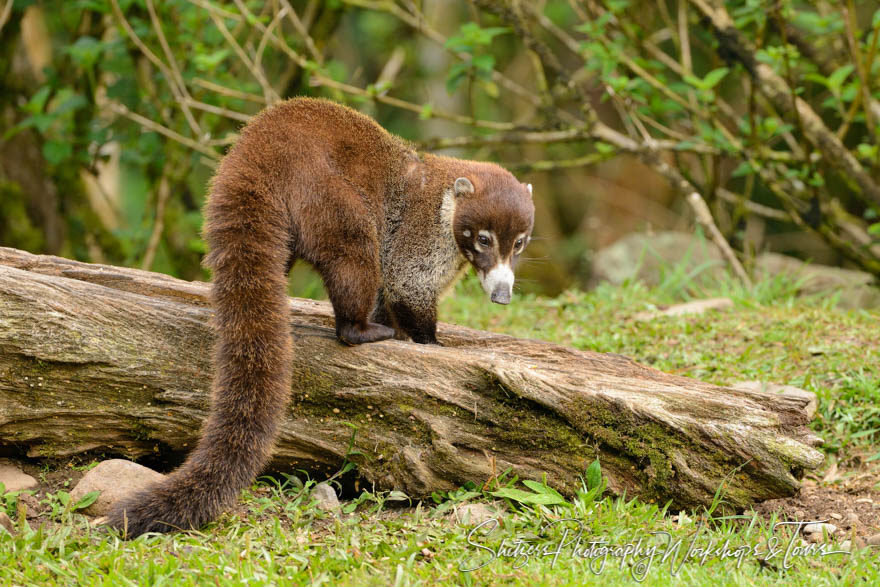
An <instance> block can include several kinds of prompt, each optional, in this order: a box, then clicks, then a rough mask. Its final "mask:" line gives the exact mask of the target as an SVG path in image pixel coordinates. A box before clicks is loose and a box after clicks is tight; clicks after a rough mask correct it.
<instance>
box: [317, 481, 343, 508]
mask: <svg viewBox="0 0 880 587" xmlns="http://www.w3.org/2000/svg"><path fill="white" fill-rule="evenodd" d="M312 499H313V500H316V501H317V502H318V504H317V507H318V509H322V510H324V511H328V512H329V511H334V510H338V509H339V498H338V497H336V491H335V490H334V489H333V487H331V486H330V484H329V483H318V484H317V485H315V488H314V489H312Z"/></svg>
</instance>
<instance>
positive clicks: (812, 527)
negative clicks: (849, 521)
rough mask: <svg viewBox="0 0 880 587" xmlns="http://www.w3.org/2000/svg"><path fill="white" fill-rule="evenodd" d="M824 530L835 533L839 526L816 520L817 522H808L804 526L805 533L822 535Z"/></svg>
mask: <svg viewBox="0 0 880 587" xmlns="http://www.w3.org/2000/svg"><path fill="white" fill-rule="evenodd" d="M823 532H825V533H827V534H834V533H835V532H837V526H835V525H834V524H829V523H828V522H816V523H815V524H807V525H806V526H804V534H819V535H821V534H822V533H823Z"/></svg>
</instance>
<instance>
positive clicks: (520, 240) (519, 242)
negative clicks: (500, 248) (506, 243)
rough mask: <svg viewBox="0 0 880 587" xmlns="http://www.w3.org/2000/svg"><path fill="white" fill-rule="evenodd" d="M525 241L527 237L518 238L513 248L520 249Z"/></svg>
mask: <svg viewBox="0 0 880 587" xmlns="http://www.w3.org/2000/svg"><path fill="white" fill-rule="evenodd" d="M523 242H525V239H523V238H519V239H517V241H516V243H514V245H513V248H514V249H515V250H517V251H518V250H520V249H521V248H522V246H523Z"/></svg>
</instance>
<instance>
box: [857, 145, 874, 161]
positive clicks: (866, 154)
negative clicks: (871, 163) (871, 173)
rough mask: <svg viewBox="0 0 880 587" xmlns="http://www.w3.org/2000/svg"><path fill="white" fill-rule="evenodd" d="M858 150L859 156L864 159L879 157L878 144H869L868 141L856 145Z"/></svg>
mask: <svg viewBox="0 0 880 587" xmlns="http://www.w3.org/2000/svg"><path fill="white" fill-rule="evenodd" d="M856 151H857V152H858V154H859V157H861V158H862V159H874V158H875V157H877V145H869V144H867V143H860V144H859V145H858V146H857V147H856Z"/></svg>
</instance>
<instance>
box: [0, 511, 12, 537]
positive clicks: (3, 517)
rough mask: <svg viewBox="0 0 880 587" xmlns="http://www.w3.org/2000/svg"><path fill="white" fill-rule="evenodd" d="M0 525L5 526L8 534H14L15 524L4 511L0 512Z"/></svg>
mask: <svg viewBox="0 0 880 587" xmlns="http://www.w3.org/2000/svg"><path fill="white" fill-rule="evenodd" d="M0 526H2V527H4V528H6V531H7V532H9V533H10V534H12V535H15V524H13V523H12V519H11V518H10V517H9V516H8V515H7V514H6V512H0Z"/></svg>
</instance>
